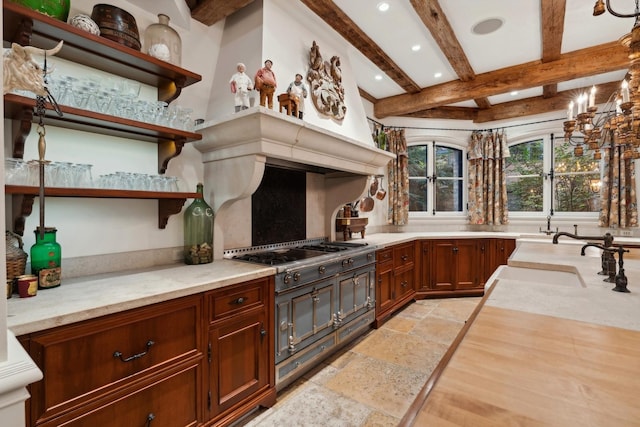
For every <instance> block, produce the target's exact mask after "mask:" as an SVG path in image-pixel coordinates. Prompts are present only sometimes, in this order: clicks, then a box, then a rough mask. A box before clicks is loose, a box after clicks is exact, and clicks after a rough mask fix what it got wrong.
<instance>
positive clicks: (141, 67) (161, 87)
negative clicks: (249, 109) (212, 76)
mask: <svg viewBox="0 0 640 427" xmlns="http://www.w3.org/2000/svg"><path fill="white" fill-rule="evenodd" d="M2 7H3V28H4V38H3V40H4V41H5V47H9V45H8V43H6V42H14V43H18V44H21V45H23V46H24V45H31V46H36V47H39V48H42V49H51V48H53V47H55V46H56V45H57V44H58V42H59V41H60V40H64V45H63V48H62V50H61V51H60V52H58V54H57V55H56V56H57V57H59V58H63V59H66V60H69V61H72V62H76V63H79V64H84V65H86V66H89V67H92V68H96V69H100V70H103V71H106V72H108V73H111V74H117V75H119V76H122V77H125V78H129V79H133V80H137V81H139V82H141V83H145V84H148V85H151V86H155V87H157V88H158V91H159V93H158V99H161V100H163V101H167V102H170V101H171V100H173V99H175V98H177V97H178V96H179V95H180V91H181V90H182V88H184V87H187V86H189V85H192V84H194V83H197V82H199V81H200V80H202V76H200V75H199V74H196V73H193V72H191V71H189V70H185V69H184V68H181V67H177V66H175V65H172V64H169V63H168V62H165V61H161V60H159V59H156V58H153V57H151V56H149V55H147V54H144V53H142V52H140V51H137V50H135V49H132V48H129V47H127V46H124V45H121V44H119V43H116V42H114V41H111V40H109V39H106V38H104V37H100V36H95V35H93V34H90V33H88V32H86V31H82V30H80V29H78V28H75V27H73V26H71V25H69V24H67V23H66V22H63V21H59V20H57V19H54V18H51V17H49V16H47V15H44V14H42V13H39V12H36V11H34V10H31V9H27V8H26V7H24V6H21V5H19V4H16V3H12V2H10V1H8V0H3V2H2Z"/></svg>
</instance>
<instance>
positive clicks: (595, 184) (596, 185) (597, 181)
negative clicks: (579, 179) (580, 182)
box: [589, 178, 602, 193]
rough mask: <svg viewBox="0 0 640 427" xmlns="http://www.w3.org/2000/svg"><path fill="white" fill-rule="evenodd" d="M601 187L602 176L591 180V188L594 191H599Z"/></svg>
mask: <svg viewBox="0 0 640 427" xmlns="http://www.w3.org/2000/svg"><path fill="white" fill-rule="evenodd" d="M601 187H602V181H600V178H594V179H590V180H589V188H590V189H591V192H592V193H599V192H600V188H601Z"/></svg>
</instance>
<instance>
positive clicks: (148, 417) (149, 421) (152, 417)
mask: <svg viewBox="0 0 640 427" xmlns="http://www.w3.org/2000/svg"><path fill="white" fill-rule="evenodd" d="M155 418H156V416H155V415H153V412H152V413H150V414H149V415H147V427H149V426H150V425H151V421H153V420H155Z"/></svg>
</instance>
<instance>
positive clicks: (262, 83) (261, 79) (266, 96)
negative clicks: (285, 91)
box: [255, 59, 278, 110]
mask: <svg viewBox="0 0 640 427" xmlns="http://www.w3.org/2000/svg"><path fill="white" fill-rule="evenodd" d="M272 66H273V62H272V61H271V60H270V59H267V60H266V61H264V67H262V68H260V69H259V70H258V72H257V73H256V77H255V88H256V90H257V91H259V92H260V105H262V106H263V107H265V103H267V104H268V106H269V108H270V109H272V110H273V93H274V92H275V91H276V87H277V86H278V85H277V84H276V75H275V74H274V73H273V71H272V70H271V67H272Z"/></svg>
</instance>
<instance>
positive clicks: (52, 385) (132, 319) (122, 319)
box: [31, 297, 202, 419]
mask: <svg viewBox="0 0 640 427" xmlns="http://www.w3.org/2000/svg"><path fill="white" fill-rule="evenodd" d="M201 316H202V304H201V298H199V297H198V298H193V297H189V298H184V299H181V300H177V301H172V302H170V303H162V304H157V305H154V306H150V307H145V308H141V309H135V310H130V311H128V312H124V313H119V314H114V315H111V316H105V317H103V318H99V319H94V320H91V321H88V322H84V323H82V324H80V325H73V326H68V327H62V328H59V329H57V330H55V331H52V332H46V333H43V334H34V335H33V336H32V337H31V356H32V358H33V359H34V360H35V361H36V363H37V364H38V366H39V367H40V368H41V369H42V371H43V373H44V379H43V380H41V381H39V382H37V383H35V384H33V386H32V387H34V389H33V392H34V393H33V395H34V398H32V402H31V407H32V415H33V416H34V419H38V418H40V416H41V415H42V414H45V413H47V414H46V417H48V416H49V415H52V414H53V413H56V412H60V411H65V410H68V409H72V408H73V407H74V406H78V405H82V403H83V400H84V401H86V400H87V399H89V398H92V397H97V396H98V395H101V394H106V393H109V392H110V391H112V390H113V389H115V388H117V387H121V386H123V385H125V384H127V381H134V380H136V379H138V378H142V377H146V376H147V375H150V374H152V372H156V371H157V370H159V369H162V368H166V367H168V366H170V365H171V364H173V363H176V362H177V361H179V360H182V359H186V358H187V357H189V356H195V355H197V354H198V352H199V348H201V345H200V342H201V333H200V331H201V327H200V322H201Z"/></svg>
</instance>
